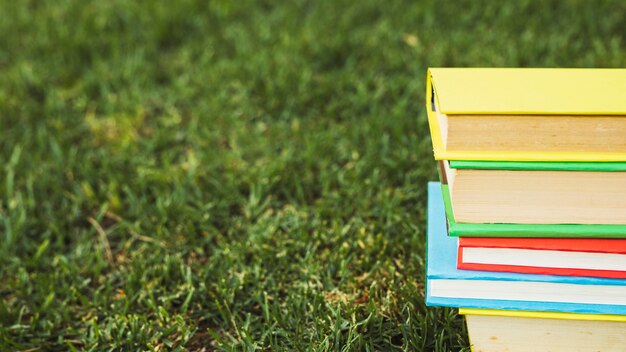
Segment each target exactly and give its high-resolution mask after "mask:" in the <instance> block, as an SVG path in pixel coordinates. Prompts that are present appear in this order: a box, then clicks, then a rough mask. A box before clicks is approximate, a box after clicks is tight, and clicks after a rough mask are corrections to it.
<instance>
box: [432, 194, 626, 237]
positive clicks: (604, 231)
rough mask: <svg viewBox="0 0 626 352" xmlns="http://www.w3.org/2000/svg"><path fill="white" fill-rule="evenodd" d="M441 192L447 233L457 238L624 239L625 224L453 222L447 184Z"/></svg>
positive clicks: (625, 232) (625, 235)
mask: <svg viewBox="0 0 626 352" xmlns="http://www.w3.org/2000/svg"><path fill="white" fill-rule="evenodd" d="M441 190H442V193H443V201H444V205H445V209H446V217H447V220H448V233H449V235H450V236H459V237H569V238H575V237H579V238H626V225H602V224H584V225H578V224H476V223H460V222H456V221H455V219H454V213H453V212H452V203H451V201H450V192H449V190H448V185H445V184H443V183H442V185H441Z"/></svg>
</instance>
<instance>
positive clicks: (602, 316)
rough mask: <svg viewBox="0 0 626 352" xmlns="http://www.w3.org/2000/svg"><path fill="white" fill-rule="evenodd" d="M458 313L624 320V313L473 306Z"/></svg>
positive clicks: (625, 319) (561, 318) (562, 318)
mask: <svg viewBox="0 0 626 352" xmlns="http://www.w3.org/2000/svg"><path fill="white" fill-rule="evenodd" d="M459 314H461V315H486V316H495V317H518V318H538V319H558V320H587V321H615V322H626V315H618V314H581V313H561V312H538V311H525V310H495V309H475V308H459Z"/></svg>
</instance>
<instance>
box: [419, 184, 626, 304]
mask: <svg viewBox="0 0 626 352" xmlns="http://www.w3.org/2000/svg"><path fill="white" fill-rule="evenodd" d="M427 227H428V230H427V232H428V233H427V237H428V243H427V271H426V276H427V283H426V304H427V305H430V306H447V307H463V308H483V309H508V310H535V311H553V312H571V313H596V314H624V315H626V280H623V279H600V278H588V277H574V276H553V275H534V274H517V273H504V272H490V271H473V270H459V269H457V268H456V264H457V238H456V237H449V236H448V233H447V227H446V215H445V210H444V204H443V198H442V192H441V185H440V183H438V182H430V183H429V184H428V221H427Z"/></svg>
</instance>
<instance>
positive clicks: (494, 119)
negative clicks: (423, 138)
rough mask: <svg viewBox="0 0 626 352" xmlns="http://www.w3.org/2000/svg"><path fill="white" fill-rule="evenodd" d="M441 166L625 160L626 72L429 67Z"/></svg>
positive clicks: (429, 92)
mask: <svg viewBox="0 0 626 352" xmlns="http://www.w3.org/2000/svg"><path fill="white" fill-rule="evenodd" d="M426 85H427V88H426V106H427V113H428V120H429V125H430V130H431V136H432V141H433V149H434V152H435V158H436V159H438V160H441V159H446V160H509V161H511V160H513V161H626V138H624V136H625V135H626V69H537V68H535V69H532V68H431V69H429V71H428V74H427V84H426Z"/></svg>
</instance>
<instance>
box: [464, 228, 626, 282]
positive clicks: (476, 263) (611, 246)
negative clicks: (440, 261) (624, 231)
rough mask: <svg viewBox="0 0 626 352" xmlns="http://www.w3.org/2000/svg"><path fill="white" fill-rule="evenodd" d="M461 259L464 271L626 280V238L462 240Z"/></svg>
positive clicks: (465, 238)
mask: <svg viewBox="0 0 626 352" xmlns="http://www.w3.org/2000/svg"><path fill="white" fill-rule="evenodd" d="M464 253H469V254H468V255H465V256H464ZM457 257H458V262H457V268H458V269H462V270H485V271H504V272H514V273H526V274H543V275H546V274H548V275H568V276H590V277H605V278H615V279H626V240H622V239H586V238H467V237H461V238H459V250H458V254H457Z"/></svg>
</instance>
